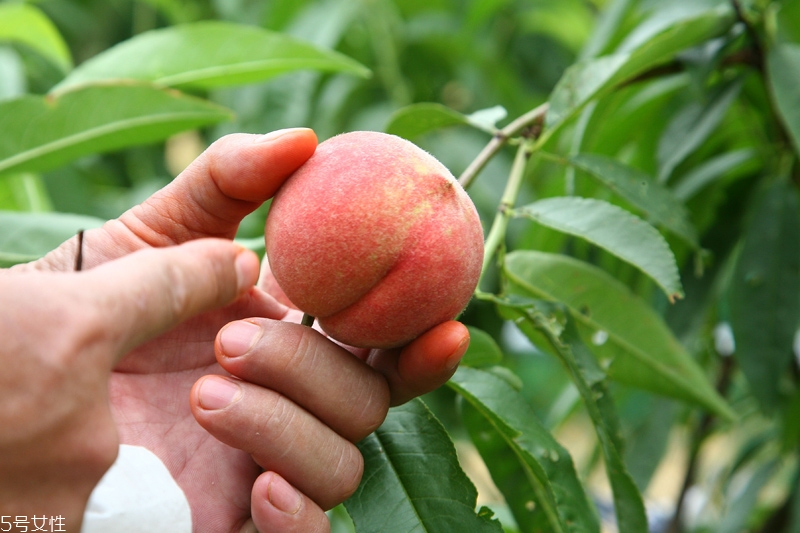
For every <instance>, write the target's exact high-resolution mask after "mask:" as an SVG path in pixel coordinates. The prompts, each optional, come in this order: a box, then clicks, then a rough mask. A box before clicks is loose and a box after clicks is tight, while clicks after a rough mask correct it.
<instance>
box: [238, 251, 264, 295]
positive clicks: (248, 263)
mask: <svg viewBox="0 0 800 533" xmlns="http://www.w3.org/2000/svg"><path fill="white" fill-rule="evenodd" d="M234 268H236V281H237V285H238V287H239V292H242V291H244V290H245V289H248V288H250V287H252V286H253V285H255V284H256V282H257V281H258V274H259V270H261V267H260V265H259V264H258V256H257V255H256V254H255V253H253V252H251V251H250V250H247V249H245V248H242V250H241V251H240V252H239V253H238V255H237V256H236V260H235V262H234Z"/></svg>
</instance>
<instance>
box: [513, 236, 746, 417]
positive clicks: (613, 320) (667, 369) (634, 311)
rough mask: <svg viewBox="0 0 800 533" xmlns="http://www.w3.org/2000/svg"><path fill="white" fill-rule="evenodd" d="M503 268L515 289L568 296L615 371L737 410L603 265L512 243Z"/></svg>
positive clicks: (595, 348)
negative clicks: (513, 247) (514, 248)
mask: <svg viewBox="0 0 800 533" xmlns="http://www.w3.org/2000/svg"><path fill="white" fill-rule="evenodd" d="M504 272H505V274H506V276H507V277H508V280H509V282H510V285H509V292H510V294H516V295H519V296H523V297H526V298H535V299H543V300H548V301H554V302H561V303H563V304H565V305H566V306H567V308H568V309H569V310H570V312H571V314H572V316H573V318H574V319H575V322H576V324H577V326H578V328H579V330H580V331H581V335H582V337H583V339H584V342H585V343H586V345H587V346H588V347H589V349H591V351H592V352H593V353H594V354H595V356H596V357H598V358H599V360H600V362H601V365H602V367H603V368H604V370H605V371H606V373H607V374H608V376H609V377H610V378H611V379H614V380H616V381H619V382H621V383H625V384H628V385H630V386H633V387H638V388H642V389H645V390H649V391H651V392H654V393H656V394H662V395H665V396H668V397H672V398H677V399H680V400H684V401H688V402H692V403H695V404H698V405H701V406H703V407H705V408H706V409H708V410H710V411H712V412H715V413H717V414H719V415H721V416H723V417H725V418H728V419H730V420H733V419H735V418H736V415H735V414H734V413H733V411H732V410H731V408H730V407H729V406H728V405H727V403H726V402H725V400H723V399H722V398H721V397H720V396H719V394H718V393H717V392H716V391H715V390H714V388H713V387H712V386H711V384H710V383H709V382H708V379H707V378H706V376H705V374H704V373H703V370H702V369H701V368H700V367H699V366H698V364H697V363H696V362H695V361H694V360H693V359H692V358H691V356H690V355H689V354H688V353H687V352H686V350H685V349H684V347H683V346H682V345H681V344H680V343H679V342H678V340H677V339H676V338H675V336H674V335H673V334H672V332H671V331H670V330H669V328H668V327H667V326H666V324H665V323H664V321H663V319H662V318H661V317H660V316H659V315H657V314H656V313H655V311H653V309H652V308H651V307H650V306H649V305H647V304H646V303H645V302H644V301H643V300H641V299H640V298H639V297H638V296H636V295H635V294H634V293H633V292H631V291H630V289H628V288H627V287H625V286H624V285H623V284H621V283H620V282H618V281H617V280H615V279H614V278H612V277H611V276H609V275H608V274H607V273H605V272H604V271H602V270H600V269H599V268H597V267H594V266H592V265H589V264H588V263H585V262H583V261H578V260H576V259H573V258H570V257H567V256H564V255H558V254H547V253H543V252H534V251H515V252H512V253H510V254H508V255H507V256H506V260H505V269H504ZM598 332H601V334H598Z"/></svg>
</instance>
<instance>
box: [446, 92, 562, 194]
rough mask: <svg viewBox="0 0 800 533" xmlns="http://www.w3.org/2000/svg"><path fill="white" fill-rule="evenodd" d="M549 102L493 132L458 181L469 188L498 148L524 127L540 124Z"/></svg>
mask: <svg viewBox="0 0 800 533" xmlns="http://www.w3.org/2000/svg"><path fill="white" fill-rule="evenodd" d="M549 107H550V106H549V104H548V103H547V102H545V103H544V104H542V105H540V106H538V107H535V108H533V109H531V110H530V111H528V112H527V113H525V114H524V115H521V116H519V117H517V118H516V119H514V120H513V121H512V122H510V123H509V124H508V125H506V126H505V127H504V128H502V129H501V130H499V131H498V132H497V133H495V134H494V137H492V140H491V141H489V143H488V144H487V145H486V146H485V147H484V148H483V150H481V153H479V154H478V157H476V158H475V159H473V160H472V163H470V164H469V166H468V167H467V169H466V170H465V171H464V172H462V173H461V176H459V177H458V182H459V183H460V184H461V185H462V186H463V187H464V188H465V189H467V188H469V186H470V185H471V184H472V182H473V181H475V178H476V177H478V174H479V173H480V171H481V170H483V167H485V166H486V163H488V162H489V160H490V159H492V157H494V156H495V154H496V153H497V152H499V151H500V148H502V147H503V145H505V144H506V143H507V142H508V140H509V139H510V138H511V137H513V136H514V135H516V134H517V133H519V132H520V131H522V130H523V129H524V128H526V127H531V126H536V125H539V126H540V125H541V124H542V123H543V122H544V116H545V114H547V110H548V109H549ZM533 137H538V134H537V135H533Z"/></svg>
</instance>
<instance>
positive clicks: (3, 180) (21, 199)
mask: <svg viewBox="0 0 800 533" xmlns="http://www.w3.org/2000/svg"><path fill="white" fill-rule="evenodd" d="M0 210H7V211H33V212H42V211H52V210H53V204H52V202H51V201H50V195H49V194H48V192H47V188H46V186H45V184H44V181H43V180H42V177H41V176H40V175H38V174H32V173H30V172H22V173H20V174H9V175H7V176H3V177H0Z"/></svg>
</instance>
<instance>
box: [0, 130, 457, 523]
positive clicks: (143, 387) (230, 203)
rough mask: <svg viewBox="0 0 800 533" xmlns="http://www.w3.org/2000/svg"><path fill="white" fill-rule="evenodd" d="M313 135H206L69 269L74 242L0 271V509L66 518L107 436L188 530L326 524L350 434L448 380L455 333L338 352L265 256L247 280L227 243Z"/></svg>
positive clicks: (109, 445) (108, 448) (102, 455)
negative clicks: (189, 157)
mask: <svg viewBox="0 0 800 533" xmlns="http://www.w3.org/2000/svg"><path fill="white" fill-rule="evenodd" d="M316 143H317V139H316V136H315V134H314V133H313V131H311V130H308V129H304V128H298V129H291V130H281V131H277V132H273V133H271V134H267V135H264V136H257V135H246V134H234V135H228V136H226V137H223V138H222V139H220V140H218V141H217V142H215V143H214V144H212V145H211V146H210V147H209V148H208V149H207V150H206V151H205V152H204V153H203V154H202V155H201V156H200V157H198V158H197V159H196V160H195V161H194V163H192V164H191V165H190V166H189V167H188V168H187V169H186V170H185V171H184V172H182V173H181V175H180V176H178V177H177V178H176V179H175V180H173V182H172V183H170V184H169V185H168V186H167V187H165V188H164V189H162V190H161V191H159V192H158V193H156V194H155V195H153V196H152V197H151V198H149V199H148V200H147V201H145V202H144V203H143V204H141V205H139V206H136V207H134V208H132V209H131V210H129V211H127V212H126V213H124V214H123V215H122V216H121V217H120V218H119V219H116V220H113V221H110V222H108V223H106V224H105V225H104V226H103V227H102V228H99V229H97V230H91V231H88V232H87V233H86V234H85V239H84V245H83V258H84V262H83V265H84V269H85V271H83V272H77V273H75V272H68V271H70V270H72V269H73V266H74V258H75V254H76V251H77V250H76V248H77V239H71V240H70V241H67V242H66V243H64V244H63V245H62V246H61V247H59V248H58V249H56V250H54V251H53V252H51V253H50V254H48V255H47V256H45V257H44V258H42V259H41V260H39V261H36V262H34V263H29V264H26V265H18V266H17V267H14V268H12V269H10V270H8V271H3V272H2V275H0V283H1V284H2V288H0V331H1V332H2V333H4V334H5V335H4V336H3V338H11V339H14V342H12V343H11V344H10V345H6V346H4V347H3V348H0V357H2V358H3V359H6V360H11V358H12V357H14V358H15V359H17V358H18V359H20V362H22V363H24V364H20V362H16V363H14V364H13V365H6V368H7V369H11V372H8V371H6V372H5V373H3V374H0V398H2V400H3V401H4V403H3V405H5V406H6V409H5V411H6V414H7V415H8V416H5V417H3V416H0V427H3V428H4V430H3V433H2V436H0V502H10V504H9V505H10V507H8V508H9V509H12V508H13V513H12V512H5V511H6V508H5V507H4V506H5V504H0V514H24V513H25V512H30V514H31V515H32V514H33V513H34V512H36V513H37V514H39V515H41V514H45V513H47V514H48V515H52V514H54V513H55V512H60V511H58V510H57V509H62V508H63V509H64V512H63V513H61V514H64V515H65V516H66V515H67V514H68V515H69V517H70V520H72V522H69V526H70V529H72V526H73V524H75V523H79V521H80V516H81V514H82V509H83V507H85V504H86V499H87V498H88V496H89V493H90V491H91V488H92V487H93V486H94V484H96V483H97V481H98V480H99V478H100V477H101V476H102V474H103V473H104V472H105V470H106V469H107V468H108V467H109V466H110V464H111V463H112V462H113V459H114V457H115V455H116V452H117V445H118V443H120V442H122V443H125V444H133V445H140V446H144V447H146V448H148V449H150V450H151V451H153V452H154V453H155V454H156V455H157V456H159V457H160V458H161V460H162V461H163V462H164V464H165V465H166V466H167V468H168V469H169V471H170V472H171V474H172V476H173V477H174V478H175V480H176V481H177V483H178V484H179V485H180V486H181V488H182V489H183V491H184V493H185V494H186V496H187V499H188V500H189V503H190V506H191V508H192V519H193V523H194V529H195V531H208V532H215V533H216V532H229V531H230V532H238V531H261V532H262V533H264V532H268V531H285V532H294V531H298V532H299V531H303V532H316V531H328V530H329V529H330V525H329V523H328V520H327V517H326V516H325V514H324V510H326V509H329V508H331V507H333V506H335V505H336V504H338V503H340V502H342V501H344V500H345V499H346V498H347V497H348V496H349V495H350V494H352V492H353V491H355V489H356V488H357V486H358V483H359V481H360V478H361V474H362V471H363V459H362V458H361V455H360V453H359V452H358V449H357V448H356V446H355V444H354V443H355V442H358V440H360V439H362V438H363V437H365V436H366V435H368V434H369V433H371V432H372V431H373V430H374V429H375V428H377V427H378V426H379V425H380V423H381V422H382V421H383V419H384V418H385V416H386V413H387V410H388V408H389V406H391V405H397V404H400V403H403V402H405V401H408V400H409V399H411V398H414V397H416V396H419V395H421V394H424V393H426V392H429V391H431V390H433V389H435V388H437V387H438V386H440V385H441V384H443V383H444V382H445V381H446V380H447V379H449V378H450V376H451V375H452V374H453V372H454V371H455V367H456V365H457V364H458V361H459V360H460V359H461V356H462V355H463V354H464V352H465V351H466V348H467V345H468V343H469V334H468V331H467V329H466V328H465V327H464V326H463V325H462V324H460V323H458V322H454V321H451V322H446V323H444V324H441V325H439V326H437V327H435V328H433V329H432V330H430V331H429V332H427V333H425V334H424V335H422V336H421V337H419V338H418V339H416V340H415V341H413V342H412V343H411V344H409V345H408V346H406V347H404V348H402V349H396V350H373V351H365V350H352V349H347V348H346V347H342V346H339V345H338V344H336V343H334V342H332V341H330V340H329V339H327V338H326V337H324V336H323V335H322V334H320V333H319V332H318V331H315V330H313V329H311V328H307V327H304V326H300V325H299V324H295V323H293V322H292V321H293V320H296V319H297V312H296V311H294V310H291V309H289V308H288V307H287V306H285V305H283V304H282V303H280V302H279V301H278V300H276V299H275V298H274V297H273V296H272V295H271V294H270V291H272V292H275V293H276V296H279V293H278V292H276V291H275V287H274V285H273V283H272V280H271V277H270V276H269V271H268V268H266V265H265V268H264V274H263V275H262V276H261V281H259V282H258V284H257V285H255V286H253V285H254V284H255V283H256V278H257V276H258V274H257V269H258V265H257V258H256V257H255V256H254V255H253V254H252V253H250V252H247V251H243V250H241V249H240V248H238V247H237V246H235V245H234V244H232V243H231V242H230V239H232V238H233V237H234V236H235V234H236V230H237V228H238V225H239V223H240V221H241V220H242V218H244V216H246V215H247V214H249V213H250V212H252V211H253V210H255V209H256V208H257V207H258V206H260V205H261V204H262V203H263V202H264V201H266V200H267V199H269V198H270V197H271V196H272V195H273V194H274V193H275V191H276V190H277V189H278V188H279V187H280V185H281V184H282V183H283V181H284V180H285V179H286V178H287V177H288V176H289V175H291V173H292V172H293V171H294V170H296V169H297V168H298V167H299V166H300V165H302V164H303V162H305V161H306V160H307V159H308V158H309V157H310V156H311V155H312V154H313V152H314V149H315V147H316ZM265 263H266V262H265ZM20 332H24V335H22V334H21V333H20ZM109 376H110V377H109ZM9 405H10V406H11V408H9V407H8V406H9ZM42 413H45V414H46V416H45V415H43V414H42ZM7 428H14V429H13V431H10V430H9V429H7ZM56 443H57V444H56ZM7 481H8V483H7ZM20 487H22V489H20ZM43 487H45V488H46V490H45V488H43ZM6 495H9V497H10V498H12V496H13V498H12V499H8V500H7V499H6V498H5V497H6ZM43 495H47V496H43ZM45 502H51V503H52V508H51V507H48V508H46V509H45V508H44V503H45ZM33 505H35V506H36V508H35V509H34V507H33ZM56 507H57V509H56Z"/></svg>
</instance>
